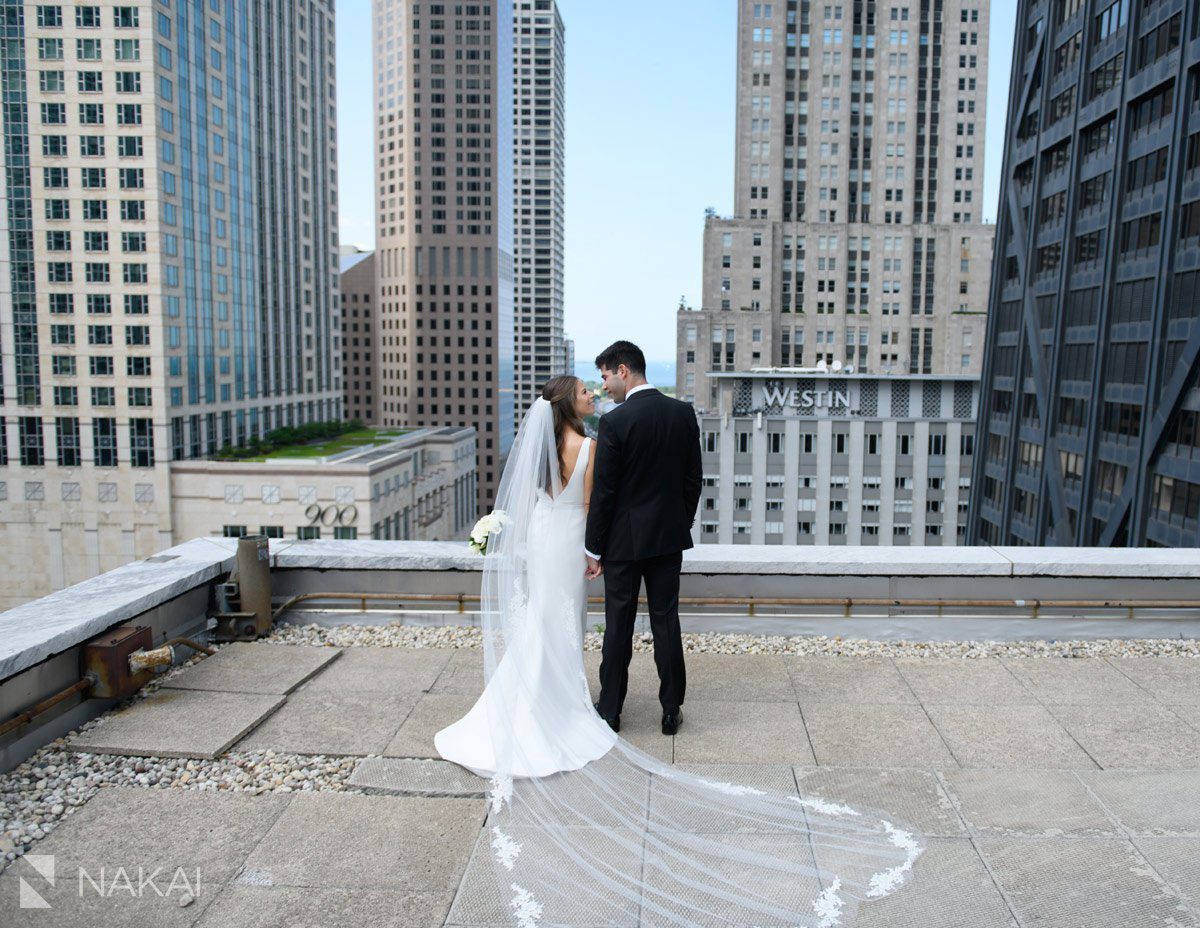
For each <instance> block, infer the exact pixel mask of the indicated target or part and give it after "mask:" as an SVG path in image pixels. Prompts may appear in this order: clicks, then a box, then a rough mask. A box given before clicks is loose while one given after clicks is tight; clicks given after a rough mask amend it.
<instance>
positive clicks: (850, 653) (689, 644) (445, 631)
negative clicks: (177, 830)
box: [268, 623, 1200, 658]
mask: <svg viewBox="0 0 1200 928" xmlns="http://www.w3.org/2000/svg"><path fill="white" fill-rule="evenodd" d="M268 640H270V641H275V642H279V643H283V644H302V645H317V646H328V647H339V648H352V647H373V648H473V649H478V648H480V647H482V644H483V636H482V634H481V632H480V630H479V629H478V628H474V627H471V626H463V625H444V626H415V625H402V624H400V623H393V624H390V625H338V626H332V627H327V626H321V625H278V626H276V627H275V629H274V630H273V631H272V632H271V634H270V635H269V636H268ZM600 643H601V637H600V635H599V634H598V633H596V632H588V633H587V635H586V636H585V638H584V644H583V646H584V650H587V651H599V650H600ZM633 647H634V650H635V651H651V650H653V647H654V643H653V640H652V639H651V637H650V635H648V634H646V635H637V636H635V637H634V639H633ZM683 647H684V650H685V651H687V652H689V653H694V654H796V655H833V656H847V657H942V658H983V657H1077V658H1086V657H1159V656H1164V655H1165V656H1171V657H1196V658H1200V639H1195V638H1148V639H1126V638H1112V639H1097V640H1095V641H1082V640H1080V641H934V642H925V641H868V640H865V639H856V638H840V637H839V638H828V637H824V636H816V637H809V636H805V637H784V636H766V635H732V634H709V633H694V634H693V633H689V634H685V635H684V636H683Z"/></svg>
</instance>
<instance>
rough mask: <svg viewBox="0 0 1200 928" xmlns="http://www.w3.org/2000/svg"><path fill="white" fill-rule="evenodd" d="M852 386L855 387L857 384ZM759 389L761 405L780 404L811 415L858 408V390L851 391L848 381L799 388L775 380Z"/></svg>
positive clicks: (785, 407) (851, 410) (785, 408)
mask: <svg viewBox="0 0 1200 928" xmlns="http://www.w3.org/2000/svg"><path fill="white" fill-rule="evenodd" d="M854 386H855V387H857V384H855V385H854ZM760 389H761V391H762V392H761V394H760V397H761V401H762V405H763V406H782V407H783V408H784V410H785V411H786V410H788V409H794V410H797V411H802V412H805V413H808V414H810V415H811V414H813V413H819V412H826V413H828V412H835V411H836V412H854V411H855V410H857V409H858V395H857V393H858V391H857V389H855V390H853V391H852V390H851V385H850V384H848V383H842V384H837V385H836V386H834V385H830V386H829V387H828V388H824V387H823V388H821V389H808V390H801V389H800V388H798V387H788V386H786V385H783V384H781V383H780V382H779V381H775V382H772V383H767V384H764V385H763V386H762V387H761V388H760Z"/></svg>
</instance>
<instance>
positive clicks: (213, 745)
mask: <svg viewBox="0 0 1200 928" xmlns="http://www.w3.org/2000/svg"><path fill="white" fill-rule="evenodd" d="M283 702H284V697H282V696H259V695H255V694H251V693H213V692H209V691H206V690H174V689H161V690H158V691H157V692H155V693H151V694H150V695H149V696H147V697H145V698H144V699H138V700H137V701H135V702H134V703H133V704H132V705H131V706H129V707H128V708H127V709H124V710H123V711H121V712H118V713H116V714H115V715H110V716H108V717H107V718H106V719H105V720H104V721H102V722H101V723H100V724H98V725H96V726H95V727H94V728H91V729H89V730H87V731H85V732H81V733H80V734H78V735H76V736H75V737H74V738H72V739H71V740H70V741H69V742H68V744H69V746H70V749H71V750H72V751H87V752H90V753H93V754H125V755H132V756H136V757H149V756H156V757H198V758H208V759H211V758H214V757H217V756H219V755H221V754H223V753H224V752H225V751H227V750H229V748H230V747H231V746H232V745H233V744H234V743H235V742H237V741H238V739H240V738H241V737H243V736H244V735H245V734H246V733H247V732H249V731H250V730H251V729H253V728H254V727H255V726H256V725H258V724H259V723H260V722H262V720H263V719H265V718H266V717H267V716H269V715H270V714H271V713H272V712H274V711H275V710H276V709H278V708H279V707H280V706H282V705H283Z"/></svg>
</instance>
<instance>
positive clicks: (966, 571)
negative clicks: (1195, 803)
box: [271, 539, 1200, 579]
mask: <svg viewBox="0 0 1200 928" xmlns="http://www.w3.org/2000/svg"><path fill="white" fill-rule="evenodd" d="M271 553H272V563H273V565H274V566H275V567H278V568H282V569H310V570H312V569H317V570H408V571H416V570H423V571H429V570H447V571H453V570H458V571H469V572H480V571H482V570H483V558H482V557H480V556H479V555H477V554H475V553H474V552H472V551H471V550H470V549H469V548H468V547H467V546H466V544H465V543H463V542H452V541H425V542H420V541H371V540H365V539H360V540H355V541H326V540H318V541H288V542H281V543H279V545H278V547H276V545H275V544H272V546H271ZM683 572H684V573H685V574H754V575H764V574H790V575H798V576H804V575H815V576H821V575H824V576H846V575H852V576H879V577H930V576H950V577H955V576H959V577H1019V576H1042V577H1056V576H1057V577H1108V578H1115V577H1142V578H1151V579H1168V578H1170V579H1200V549H1197V548H1179V549H1167V548H1007V547H1006V548H1001V547H990V546H981V547H955V546H949V547H920V546H913V547H908V546H904V547H900V546H897V547H887V546H883V547H856V546H844V545H697V546H696V547H695V548H692V549H691V550H690V551H686V552H684V556H683Z"/></svg>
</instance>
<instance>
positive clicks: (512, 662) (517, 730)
mask: <svg viewBox="0 0 1200 928" xmlns="http://www.w3.org/2000/svg"><path fill="white" fill-rule="evenodd" d="M591 446H592V440H591V439H590V438H585V439H584V441H583V446H582V447H581V448H580V450H579V456H578V458H577V459H576V461H575V468H574V470H573V471H572V473H571V475H570V477H569V478H568V480H567V485H566V486H565V487H563V489H562V492H561V493H559V494H558V495H557V496H556V497H553V498H552V497H551V496H550V494H549V493H547V492H546V491H545V490H539V491H538V492H537V499H536V502H535V503H534V507H533V513H532V519H531V521H530V525H529V536H528V540H527V544H528V549H527V552H526V559H527V563H528V581H529V583H528V602H527V604H526V608H527V610H528V613H529V614H530V615H534V616H539V617H541V618H542V621H536V622H525V623H523V624H522V625H521V626H520V627H519V628H518V629H517V633H516V636H515V639H514V641H512V642H510V643H509V645H508V647H507V648H506V649H505V652H504V656H503V657H502V658H501V659H500V662H499V664H498V665H497V666H496V671H495V673H494V674H492V676H491V679H490V680H489V681H488V683H487V686H486V687H485V688H484V691H483V694H482V695H481V696H480V697H479V700H478V701H477V702H476V703H475V705H474V706H473V707H472V708H471V711H470V712H468V713H467V714H466V715H465V716H463V717H462V718H461V719H459V720H458V721H457V722H455V723H454V724H453V725H451V726H449V727H448V728H444V729H442V730H441V731H439V732H438V733H437V735H435V736H434V739H433V743H434V746H435V747H437V750H438V753H439V754H441V755H442V757H444V758H445V759H446V760H450V761H454V763H456V764H459V765H461V766H463V767H466V768H467V769H468V770H471V771H473V772H474V773H476V774H478V775H479V776H481V777H489V778H490V777H492V776H495V775H496V773H497V771H498V770H500V769H501V767H502V766H503V762H502V761H499V760H498V759H497V758H498V757H507V758H510V763H509V769H508V770H507V771H506V772H507V773H508V775H510V776H513V777H543V776H547V775H548V774H551V773H557V772H559V771H564V770H578V769H579V768H580V767H582V766H583V765H584V764H586V763H588V762H590V761H593V760H596V759H597V758H599V757H603V756H604V754H605V753H606V752H607V751H608V750H609V748H611V747H612V746H613V744H614V743H615V742H616V740H617V735H616V733H615V732H614V731H613V730H612V729H611V728H609V727H608V724H607V723H606V722H604V720H603V719H601V718H600V717H599V716H598V715H596V710H595V709H593V708H592V702H591V697H590V696H589V695H588V684H587V675H586V674H585V672H584V669H583V633H584V621H585V616H586V615H587V602H586V599H585V597H586V595H587V594H586V580H585V579H584V576H583V569H584V566H585V562H584V554H583V534H584V528H585V524H586V513H587V510H586V509H585V508H584V498H583V484H584V479H583V475H584V473H585V472H586V471H587V465H588V459H589V457H590V455H591ZM501 715H504V716H506V717H507V720H506V721H505V723H503V724H501V722H500V721H499V718H500V716H501ZM498 739H502V740H499V742H498ZM509 739H513V740H515V741H516V742H517V743H516V744H510V743H509Z"/></svg>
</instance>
